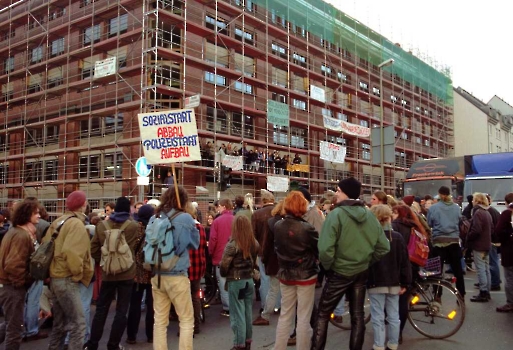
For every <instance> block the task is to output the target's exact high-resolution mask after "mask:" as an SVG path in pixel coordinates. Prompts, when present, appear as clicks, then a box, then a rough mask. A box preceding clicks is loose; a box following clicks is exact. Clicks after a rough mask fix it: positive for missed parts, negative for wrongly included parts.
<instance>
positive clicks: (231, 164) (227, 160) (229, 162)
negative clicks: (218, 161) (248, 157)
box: [222, 156, 243, 170]
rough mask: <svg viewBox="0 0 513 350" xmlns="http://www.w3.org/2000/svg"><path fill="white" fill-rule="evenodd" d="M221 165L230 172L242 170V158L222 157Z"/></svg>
mask: <svg viewBox="0 0 513 350" xmlns="http://www.w3.org/2000/svg"><path fill="white" fill-rule="evenodd" d="M222 164H223V165H224V166H225V167H228V168H232V170H242V168H243V167H242V156H224V158H223V162H222Z"/></svg>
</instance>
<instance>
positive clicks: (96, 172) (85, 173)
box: [79, 155, 100, 179]
mask: <svg viewBox="0 0 513 350" xmlns="http://www.w3.org/2000/svg"><path fill="white" fill-rule="evenodd" d="M79 176H80V178H81V179H98V178H100V156H99V155H90V156H86V157H80V165H79Z"/></svg>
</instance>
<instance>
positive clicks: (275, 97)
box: [271, 92, 287, 103]
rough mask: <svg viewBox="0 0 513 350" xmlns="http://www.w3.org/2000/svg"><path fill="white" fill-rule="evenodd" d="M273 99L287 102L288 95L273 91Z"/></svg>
mask: <svg viewBox="0 0 513 350" xmlns="http://www.w3.org/2000/svg"><path fill="white" fill-rule="evenodd" d="M271 99H272V100H273V101H277V102H281V103H287V96H286V95H282V94H277V93H276V92H273V94H272V97H271Z"/></svg>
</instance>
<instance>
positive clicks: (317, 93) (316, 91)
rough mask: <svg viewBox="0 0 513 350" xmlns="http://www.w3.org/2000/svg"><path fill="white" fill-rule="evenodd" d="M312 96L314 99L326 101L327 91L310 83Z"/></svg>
mask: <svg viewBox="0 0 513 350" xmlns="http://www.w3.org/2000/svg"><path fill="white" fill-rule="evenodd" d="M310 97H311V98H313V99H314V100H317V101H321V102H324V103H326V91H324V89H323V88H320V87H318V86H315V85H310Z"/></svg>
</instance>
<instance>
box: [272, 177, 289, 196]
mask: <svg viewBox="0 0 513 350" xmlns="http://www.w3.org/2000/svg"><path fill="white" fill-rule="evenodd" d="M267 189H268V190H269V191H273V192H287V191H288V190H289V178H288V177H280V176H268V177H267Z"/></svg>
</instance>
